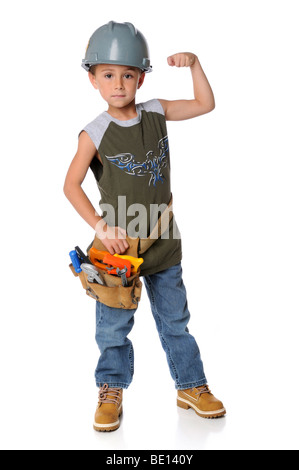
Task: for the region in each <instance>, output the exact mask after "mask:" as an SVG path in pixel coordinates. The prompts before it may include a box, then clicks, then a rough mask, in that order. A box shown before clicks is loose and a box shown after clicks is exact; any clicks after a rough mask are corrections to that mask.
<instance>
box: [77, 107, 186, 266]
mask: <svg viewBox="0 0 299 470" xmlns="http://www.w3.org/2000/svg"><path fill="white" fill-rule="evenodd" d="M136 110H137V117H136V118H134V119H131V120H129V121H119V120H117V119H115V118H113V117H112V116H110V114H109V113H108V112H104V113H102V114H100V115H99V116H98V117H97V118H96V119H95V120H94V121H92V122H91V123H90V124H88V125H87V126H86V127H85V128H84V129H83V130H84V131H85V132H87V133H88V135H89V136H90V138H91V139H92V141H93V142H94V144H95V146H96V148H97V150H98V152H99V155H100V157H101V160H102V163H101V162H100V160H99V159H98V158H97V157H95V158H94V159H93V161H92V162H91V165H90V168H91V170H92V171H93V174H94V176H95V179H96V182H97V185H98V188H99V190H100V193H101V201H100V208H101V211H102V214H103V217H104V218H105V220H106V222H107V224H108V225H110V226H120V227H122V228H124V229H125V230H126V231H127V233H128V235H129V236H131V237H135V236H139V237H140V238H147V237H148V236H149V235H150V233H151V231H152V229H153V227H154V225H155V223H156V222H157V218H158V217H159V215H161V212H163V211H164V210H165V207H166V206H167V205H168V204H169V202H170V200H171V184H170V158H169V144H168V136H167V127H166V120H165V115H164V110H163V108H162V105H161V103H160V102H159V101H158V100H151V101H148V102H146V103H142V104H138V105H137V106H136ZM159 209H160V210H159ZM142 257H143V258H144V263H143V265H142V266H141V275H148V274H154V273H156V272H159V271H163V270H165V269H167V268H169V267H171V266H174V265H175V264H178V263H179V262H180V261H181V259H182V249H181V240H180V234H179V231H178V228H177V225H176V222H175V219H174V218H173V220H172V221H171V222H170V226H169V231H167V232H166V233H165V234H164V235H163V236H162V237H161V238H159V239H157V240H156V241H155V243H154V244H153V245H152V246H151V248H150V249H149V250H148V251H147V252H146V253H144V254H143V255H142Z"/></svg>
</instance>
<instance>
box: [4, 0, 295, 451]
mask: <svg viewBox="0 0 299 470" xmlns="http://www.w3.org/2000/svg"><path fill="white" fill-rule="evenodd" d="M297 3H298V2H296V1H291V0H283V1H276V0H271V1H270V0H250V1H249V0H248V1H247V0H227V1H223V0H206V1H201V0H196V1H188V0H185V1H184V2H181V1H176V0H171V1H170V0H164V1H155V0H153V1H151V2H149V3H144V2H140V1H135V0H133V1H129V0H128V1H127V2H123V1H119V0H115V1H114V2H111V3H110V2H102V1H99V0H98V1H93V0H85V1H84V2H83V1H76V0H72V1H70V0H68V1H67V0H62V1H55V0H52V1H51V2H38V1H33V0H27V1H26V2H23V1H17V0H12V1H9V2H8V1H3V2H1V7H0V10H1V11H0V22H1V24H0V39H1V42H0V44H1V65H0V66H1V265H2V270H1V325H0V348H1V351H0V354H1V372H0V380H1V386H0V394H1V397H0V412H1V415H0V433H1V436H0V446H1V448H2V449H108V450H115V449H130V450H132V449H136V450H138V449H157V450H162V449H173V450H176V449H181V450H184V449H185V450H186V449H199V450H201V449H217V450H218V449H219V450H220V449H226V450H228V449H233V450H234V449H235V450H237V449H294V448H297V449H298V447H299V446H298V424H299V423H298V419H299V411H298V392H299V390H298V313H299V300H298V277H299V274H298V266H299V263H298V262H299V249H298V239H299V223H298V201H299V194H298V193H299V189H298V176H299V163H298V157H299V152H298V147H299V145H298V104H299V99H298V98H299V93H298V83H299V66H298V41H299V32H298V10H297V7H298V5H297ZM112 19H113V20H115V21H120V22H122V21H130V22H133V23H134V24H135V25H136V26H137V27H138V28H139V29H140V30H141V31H142V32H143V33H144V35H145V36H146V37H147V39H148V42H149V45H150V49H151V58H152V63H153V67H154V72H153V73H152V74H150V75H148V76H147V77H146V81H145V83H144V86H143V88H142V89H141V90H140V92H139V97H138V100H139V101H145V100H147V99H151V98H154V97H157V98H165V99H178V98H188V97H192V83H191V80H190V76H189V71H188V70H176V69H173V68H169V67H168V66H167V63H166V58H167V56H168V55H170V54H172V53H175V52H180V51H192V52H195V53H196V54H197V55H198V56H199V58H200V61H201V63H202V66H203V68H204V70H205V72H206V74H207V76H208V79H209V81H210V83H211V85H212V88H213V90H214V93H215V97H216V104H217V106H216V109H215V110H214V111H213V113H211V114H209V115H206V116H203V117H200V118H198V119H195V120H192V121H187V122H181V123H169V126H168V131H169V137H170V144H171V157H172V177H173V192H174V195H175V211H176V217H177V221H178V224H179V226H180V229H181V233H182V236H183V243H184V245H183V246H184V261H183V266H184V273H185V284H186V286H187V289H188V294H189V306H190V310H191V312H192V321H191V324H190V330H191V332H192V333H193V334H194V335H195V336H196V338H197V340H198V342H199V345H200V348H201V352H202V356H203V360H204V363H205V369H206V374H207V377H208V379H209V384H210V386H211V388H212V391H213V392H214V393H215V395H216V396H218V397H219V398H220V399H221V400H223V401H224V403H225V405H226V407H227V410H228V414H227V417H226V418H225V419H221V420H215V421H206V420H202V419H200V418H199V417H197V416H196V415H195V413H193V411H192V410H189V411H188V412H186V411H184V410H180V409H179V410H178V409H177V408H176V392H175V389H174V386H173V383H172V380H171V378H170V374H169V371H168V367H167V364H166V358H165V356H164V352H163V350H162V348H161V346H160V343H159V339H158V334H157V332H156V330H155V325H154V321H153V319H152V317H151V313H150V309H149V303H148V300H147V297H146V294H145V292H144V297H143V301H142V304H141V306H140V309H139V310H138V313H137V314H136V324H135V327H134V330H133V332H132V334H131V339H132V341H133V343H134V346H135V356H136V367H135V369H136V370H135V379H134V382H133V384H132V386H131V387H130V388H129V390H127V391H126V393H125V412H124V417H123V420H122V426H121V428H120V430H119V431H117V432H115V433H112V434H108V433H107V434H98V433H96V432H94V431H93V429H92V422H93V415H94V411H95V408H96V404H97V389H96V387H95V384H94V378H93V374H94V369H95V366H96V363H97V360H98V351H97V346H96V343H95V341H94V327H95V319H94V304H93V301H92V300H91V299H89V298H88V297H87V296H85V295H84V292H83V290H81V287H80V285H79V284H78V282H79V281H78V280H76V279H75V278H74V277H73V276H72V275H71V273H70V272H69V268H68V263H69V259H68V252H69V251H70V250H71V249H73V248H74V246H75V245H77V244H78V245H79V246H81V247H82V248H84V249H85V248H86V247H87V245H88V244H89V242H90V241H91V240H92V238H93V235H94V234H93V232H92V230H91V229H90V228H89V227H88V226H87V225H86V224H85V223H84V222H83V221H82V220H81V219H80V217H79V216H78V215H77V213H76V212H75V211H74V209H73V208H72V207H71V205H70V204H69V203H68V201H67V200H66V198H65V197H64V195H63V192H62V188H63V183H64V178H65V174H66V172H67V169H68V166H69V164H70V162H71V159H72V158H73V156H74V154H75V151H76V145H77V135H78V132H79V131H80V130H81V129H82V127H84V126H85V125H86V124H87V123H88V122H90V121H91V120H92V119H94V118H95V117H96V116H97V115H98V114H99V113H100V112H102V111H103V110H104V109H105V103H104V102H103V101H102V100H101V98H100V96H99V94H98V93H97V92H96V91H95V90H94V89H93V88H92V87H91V85H90V83H89V81H88V78H87V74H86V72H85V71H84V70H83V69H81V67H80V64H81V59H82V58H83V56H84V53H85V48H86V45H87V42H88V39H89V37H90V35H91V34H92V33H93V31H94V30H95V29H97V27H99V26H100V25H102V24H104V23H106V22H108V21H110V20H112ZM84 189H85V190H86V192H87V193H88V195H89V197H90V198H91V200H92V202H93V203H94V205H95V206H97V204H98V201H99V194H98V191H97V188H96V185H95V182H94V180H93V177H92V176H91V175H88V177H87V179H86V181H85V182H84ZM194 216H196V217H195V218H194Z"/></svg>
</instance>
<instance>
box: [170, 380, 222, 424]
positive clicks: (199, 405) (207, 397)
mask: <svg viewBox="0 0 299 470" xmlns="http://www.w3.org/2000/svg"><path fill="white" fill-rule="evenodd" d="M177 404H178V406H179V407H180V408H184V410H188V409H189V408H193V410H194V411H195V412H196V414H197V415H198V416H201V417H202V418H220V416H224V415H225V414H226V410H225V408H224V406H223V403H222V402H221V401H219V400H217V398H215V397H214V396H213V395H212V393H211V391H210V389H209V387H208V386H207V385H203V386H202V387H196V388H188V389H187V390H179V391H178V401H177Z"/></svg>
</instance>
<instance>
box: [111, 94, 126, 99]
mask: <svg viewBox="0 0 299 470" xmlns="http://www.w3.org/2000/svg"><path fill="white" fill-rule="evenodd" d="M125 97H126V95H112V98H125Z"/></svg>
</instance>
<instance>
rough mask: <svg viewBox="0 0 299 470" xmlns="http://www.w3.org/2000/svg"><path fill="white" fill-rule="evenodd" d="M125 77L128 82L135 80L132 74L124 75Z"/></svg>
mask: <svg viewBox="0 0 299 470" xmlns="http://www.w3.org/2000/svg"><path fill="white" fill-rule="evenodd" d="M124 77H125V78H126V79H127V80H129V79H130V78H133V75H131V74H130V73H126V74H125V75H124Z"/></svg>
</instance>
